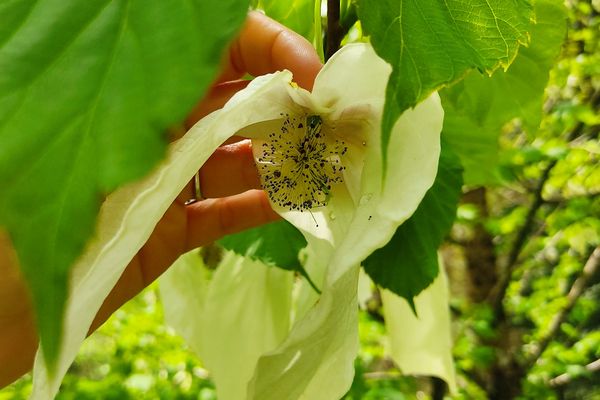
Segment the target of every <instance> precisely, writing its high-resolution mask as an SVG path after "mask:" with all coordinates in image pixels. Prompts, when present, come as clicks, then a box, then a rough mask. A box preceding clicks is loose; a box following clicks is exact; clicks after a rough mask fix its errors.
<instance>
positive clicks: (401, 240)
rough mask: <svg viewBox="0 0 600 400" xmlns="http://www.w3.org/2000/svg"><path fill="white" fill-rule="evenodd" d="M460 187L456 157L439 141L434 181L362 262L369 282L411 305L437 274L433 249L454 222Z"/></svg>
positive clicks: (435, 254)
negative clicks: (384, 241)
mask: <svg viewBox="0 0 600 400" xmlns="http://www.w3.org/2000/svg"><path fill="white" fill-rule="evenodd" d="M461 187H462V167H461V165H460V161H459V159H458V157H457V156H456V155H454V153H452V151H451V150H450V149H449V148H448V146H446V145H444V143H442V153H441V156H440V163H439V165H438V173H437V176H436V178H435V182H434V184H433V186H432V187H431V189H429V191H428V192H427V193H426V194H425V197H424V198H423V201H422V202H421V204H419V208H417V211H415V213H414V214H413V215H412V217H410V218H409V219H408V220H407V221H406V222H405V223H404V224H402V225H400V227H399V228H398V229H397V230H396V233H394V236H393V237H392V239H391V240H390V241H389V242H388V243H387V244H386V245H385V246H384V247H382V248H381V249H379V250H376V251H375V252H373V254H371V255H370V256H369V257H368V258H367V259H366V260H365V261H364V262H363V266H364V268H365V271H366V272H367V274H369V276H370V277H371V279H372V280H373V282H375V283H376V284H377V285H379V286H381V287H383V288H386V289H389V290H390V291H392V292H394V293H396V294H397V295H398V296H401V297H404V298H405V299H406V300H407V301H408V302H409V304H410V305H411V306H412V307H413V309H414V304H413V297H415V296H416V295H418V294H419V293H420V292H421V291H422V290H423V289H425V288H426V287H427V286H429V285H430V284H431V282H433V280H434V278H435V277H436V276H437V275H438V271H439V268H438V257H437V249H438V247H439V246H440V244H441V243H442V241H443V239H444V237H445V236H446V234H447V233H448V231H449V230H450V228H451V227H452V223H453V222H454V218H455V216H456V207H457V205H458V199H459V197H460V192H461Z"/></svg>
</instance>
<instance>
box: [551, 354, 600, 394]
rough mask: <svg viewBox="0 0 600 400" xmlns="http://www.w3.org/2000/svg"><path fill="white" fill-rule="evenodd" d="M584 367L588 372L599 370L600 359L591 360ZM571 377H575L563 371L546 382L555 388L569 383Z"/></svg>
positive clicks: (571, 379)
mask: <svg viewBox="0 0 600 400" xmlns="http://www.w3.org/2000/svg"><path fill="white" fill-rule="evenodd" d="M585 369H586V370H587V371H588V372H590V373H594V372H598V371H600V359H598V360H596V361H592V362H591V363H589V364H588V365H586V366H585ZM573 379H575V377H573V376H572V375H569V374H567V373H565V374H561V375H559V376H557V377H555V378H552V379H550V382H548V383H549V385H550V387H553V388H557V387H560V386H564V385H568V384H569V383H571V382H572V381H573Z"/></svg>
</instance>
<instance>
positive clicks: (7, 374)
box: [0, 12, 322, 388]
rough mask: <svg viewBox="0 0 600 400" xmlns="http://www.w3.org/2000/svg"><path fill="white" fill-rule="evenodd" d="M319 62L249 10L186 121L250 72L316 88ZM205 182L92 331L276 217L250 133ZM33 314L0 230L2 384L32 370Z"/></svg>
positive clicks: (305, 46)
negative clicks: (188, 257)
mask: <svg viewBox="0 0 600 400" xmlns="http://www.w3.org/2000/svg"><path fill="white" fill-rule="evenodd" d="M321 66H322V65H321V62H320V60H319V57H318V56H317V54H316V52H315V50H314V49H313V47H312V45H311V44H310V43H309V42H308V41H307V40H306V39H304V38H303V37H302V36H300V35H298V34H296V33H294V32H292V31H289V30H288V29H287V28H285V27H283V26H282V25H280V24H278V23H277V22H275V21H273V20H271V19H269V18H268V17H266V16H264V15H262V14H260V13H258V12H251V13H249V14H248V17H247V20H246V22H245V24H244V26H243V28H242V30H241V32H240V34H239V36H238V37H237V39H236V40H235V41H234V42H233V43H232V45H231V46H230V48H229V51H228V53H227V54H226V56H225V58H224V60H223V66H222V69H221V75H220V76H219V78H218V79H217V81H216V83H215V84H214V85H213V86H212V88H211V90H210V91H209V93H208V94H207V95H206V96H205V98H204V99H203V100H202V101H201V102H200V103H199V104H198V105H197V106H196V108H195V109H194V110H193V111H192V113H191V114H190V116H189V118H188V120H187V121H186V127H187V128H189V127H191V126H192V125H193V124H194V123H195V122H196V121H198V120H199V119H200V118H202V117H203V116H205V115H207V114H209V113H210V112H212V111H214V110H216V109H219V108H221V107H222V106H223V105H224V104H225V103H226V102H227V100H228V99H229V98H230V97H231V96H233V94H235V93H236V92H237V91H238V90H240V89H242V88H244V87H245V86H246V85H247V83H248V82H247V81H240V80H239V79H240V78H241V77H242V76H244V75H245V74H246V73H248V74H250V75H252V76H258V75H263V74H267V73H271V72H275V71H279V70H282V69H288V70H290V71H292V73H293V74H294V79H295V81H296V82H297V83H298V84H299V85H300V86H302V87H304V88H306V89H309V90H310V89H312V85H313V81H314V78H315V76H316V74H317V73H318V71H319V69H320V68H321ZM227 143H229V144H227ZM200 183H201V184H200V187H201V189H202V194H203V196H204V197H206V199H205V200H202V201H199V202H196V203H193V204H191V205H187V206H186V205H184V202H185V201H186V200H188V199H189V198H191V197H193V196H192V193H193V189H192V186H191V184H190V185H189V186H188V187H187V188H186V189H185V190H184V191H183V192H182V193H181V194H180V195H179V197H178V198H177V199H176V200H175V202H173V204H172V205H171V206H170V207H169V209H168V210H167V211H166V213H165V214H164V216H163V217H162V219H161V220H160V222H159V223H158V225H157V226H156V228H155V229H154V232H153V233H152V235H151V236H150V238H149V239H148V241H147V242H146V243H145V245H144V246H143V247H142V248H141V249H140V251H139V252H138V253H137V254H136V256H135V257H134V258H133V259H132V260H131V262H130V263H129V265H128V266H127V268H126V269H125V271H124V272H123V275H122V276H121V278H120V279H119V281H118V282H117V284H116V286H115V287H114V289H113V290H112V292H111V293H110V294H109V296H108V297H107V298H106V299H105V301H104V303H103V305H102V307H101V308H100V310H99V311H98V313H97V315H96V318H95V320H94V322H93V324H92V327H91V328H90V332H93V331H94V330H95V329H97V328H98V327H99V326H100V325H101V324H102V323H103V322H104V321H106V320H107V319H108V317H110V315H111V314H112V313H113V312H114V311H115V310H117V309H118V308H119V307H120V306H122V305H123V304H124V303H125V302H127V301H128V300H129V299H131V298H132V297H134V296H135V295H136V294H138V293H139V292H140V291H141V290H142V289H143V288H145V287H146V286H148V285H149V284H150V283H151V282H153V281H154V280H155V279H156V278H157V277H158V276H160V275H161V274H162V273H163V272H164V271H165V270H166V269H167V268H168V267H169V266H170V265H171V264H172V263H173V262H174V261H175V260H176V259H177V257H179V256H180V255H181V254H183V253H184V252H186V251H188V250H191V249H194V248H196V247H200V246H203V245H206V244H209V243H211V242H213V241H215V240H217V239H219V238H221V237H223V236H224V235H227V234H230V233H235V232H239V231H242V230H244V229H248V228H251V227H254V226H258V225H261V224H265V223H268V222H271V221H273V220H276V219H277V218H278V216H277V214H275V212H274V211H272V210H271V208H270V206H269V201H268V199H267V197H266V195H265V193H264V192H263V191H261V190H256V189H258V188H259V187H260V181H259V178H258V173H257V171H256V167H255V165H254V160H253V157H252V148H251V146H250V143H249V141H248V140H241V141H235V139H234V140H230V141H228V142H226V144H225V145H224V146H222V147H220V148H219V149H217V151H216V152H215V153H214V154H213V155H212V156H211V157H210V159H209V160H208V161H207V162H206V163H205V164H204V165H203V166H202V168H201V170H200ZM34 321H35V319H34V311H33V308H32V306H31V296H30V293H29V292H28V288H27V286H26V284H25V282H24V281H23V278H22V276H21V274H20V272H19V268H18V260H17V256H16V254H15V252H14V250H13V248H12V245H11V243H10V239H9V237H8V235H7V234H6V232H3V231H2V230H1V229H0V388H2V387H4V386H6V385H8V384H10V383H11V382H13V381H14V380H16V379H17V378H18V377H20V376H21V375H23V374H24V373H26V372H27V371H29V370H30V369H31V367H32V365H33V358H34V356H35V352H36V350H37V346H38V339H37V334H36V330H35V322H34Z"/></svg>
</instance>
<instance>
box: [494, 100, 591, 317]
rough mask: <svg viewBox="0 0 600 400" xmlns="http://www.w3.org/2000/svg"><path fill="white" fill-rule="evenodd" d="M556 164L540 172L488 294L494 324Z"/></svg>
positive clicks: (569, 138)
mask: <svg viewBox="0 0 600 400" xmlns="http://www.w3.org/2000/svg"><path fill="white" fill-rule="evenodd" d="M590 106H591V108H592V110H594V109H596V108H597V107H598V106H600V90H597V91H596V92H594V93H593V94H592V96H591V97H590ZM585 127H586V124H585V123H583V122H581V121H580V122H578V123H577V125H575V127H573V129H572V130H571V132H570V133H569V135H568V136H567V141H569V142H571V141H573V140H575V139H576V138H577V137H579V136H581V134H582V133H583V130H584V129H585ZM557 162H558V160H553V161H551V162H550V163H549V164H548V166H546V168H545V169H544V171H543V172H542V176H541V177H540V179H539V181H538V183H537V186H536V187H535V189H534V192H533V196H534V197H533V203H532V204H531V208H530V209H529V212H528V213H527V217H526V218H525V223H524V224H523V226H522V227H521V230H520V231H519V232H518V234H517V237H516V239H515V241H514V242H513V245H512V248H511V250H510V253H509V256H508V260H507V262H506V266H505V267H504V268H503V269H502V272H501V276H500V279H498V284H497V285H496V287H495V288H494V290H492V291H491V292H490V297H489V300H490V304H491V305H492V307H493V310H494V315H495V316H496V323H498V322H499V321H502V320H503V319H504V317H505V315H504V307H503V300H504V296H505V295H506V290H507V289H508V285H509V284H510V280H511V277H512V274H513V272H514V270H515V268H516V266H517V261H518V258H519V255H520V254H521V251H522V250H523V247H524V246H525V243H526V242H527V238H528V236H529V234H530V233H531V230H532V229H533V225H534V222H535V215H536V213H537V212H538V210H539V209H540V208H541V207H542V205H543V204H544V203H545V201H544V199H543V198H542V191H543V189H544V185H545V184H546V181H547V180H548V178H549V177H550V173H551V172H552V169H553V168H554V167H555V166H556V164H557Z"/></svg>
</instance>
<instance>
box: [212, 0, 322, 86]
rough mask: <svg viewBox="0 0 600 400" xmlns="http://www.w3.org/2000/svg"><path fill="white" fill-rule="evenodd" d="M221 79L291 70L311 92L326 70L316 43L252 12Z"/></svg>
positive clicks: (230, 53) (232, 46)
mask: <svg viewBox="0 0 600 400" xmlns="http://www.w3.org/2000/svg"><path fill="white" fill-rule="evenodd" d="M225 61H226V66H225V67H224V68H223V70H224V72H223V74H222V75H221V79H225V78H227V79H229V78H232V77H236V78H239V77H240V76H243V75H244V74H245V73H249V74H250V75H253V76H259V75H265V74H268V73H272V72H276V71H281V70H284V69H287V70H289V71H291V72H292V74H293V75H294V80H295V81H296V82H297V83H298V85H300V86H301V87H303V88H305V89H307V90H311V89H312V86H313V83H314V80H315V77H316V76H317V73H318V72H319V70H320V69H321V67H322V64H321V60H320V59H319V56H318V54H317V52H316V50H315V49H314V48H313V46H312V44H311V43H310V42H309V41H308V40H306V39H305V38H304V37H303V36H302V35H299V34H298V33H296V32H293V31H291V30H289V29H288V28H286V27H285V26H283V25H281V24H280V23H278V22H277V21H275V20H273V19H271V18H269V17H267V16H266V15H264V14H262V13H260V12H257V11H251V12H250V13H249V14H248V17H247V19H246V23H245V24H244V27H243V28H242V30H241V32H240V35H239V37H238V38H237V39H236V40H235V41H234V43H233V44H232V45H231V46H230V49H229V54H228V57H226V59H225Z"/></svg>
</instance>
